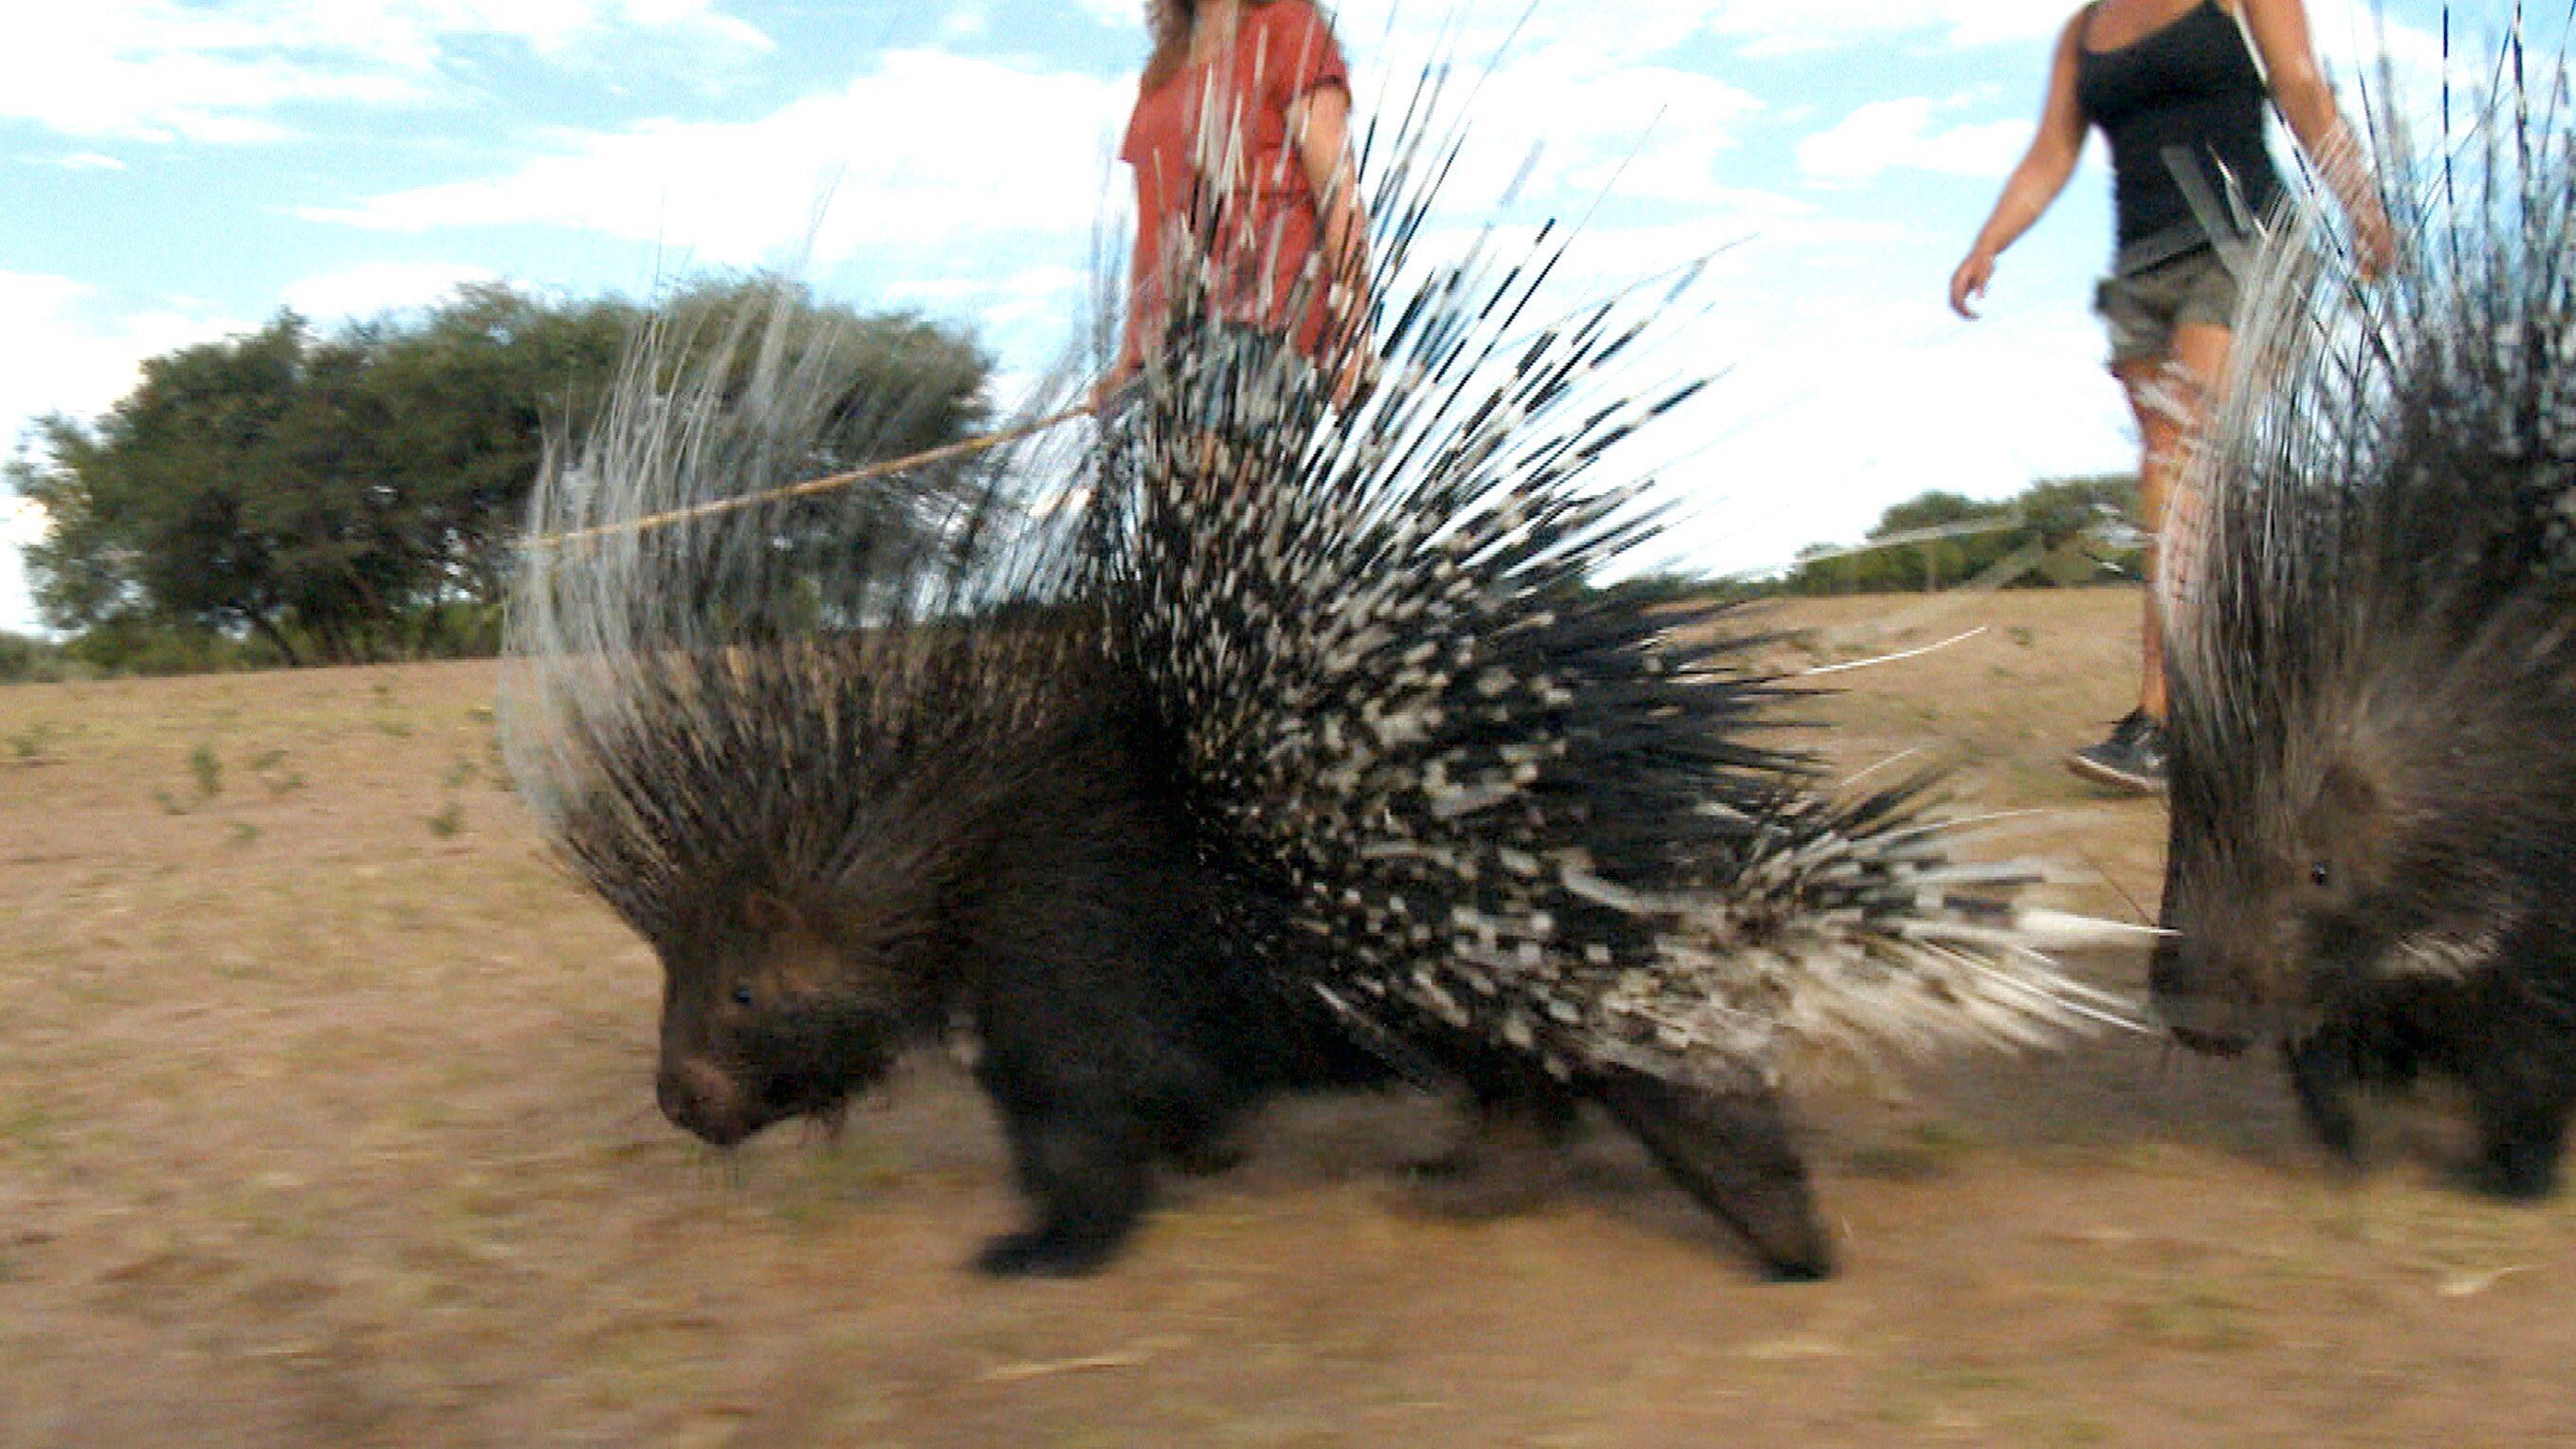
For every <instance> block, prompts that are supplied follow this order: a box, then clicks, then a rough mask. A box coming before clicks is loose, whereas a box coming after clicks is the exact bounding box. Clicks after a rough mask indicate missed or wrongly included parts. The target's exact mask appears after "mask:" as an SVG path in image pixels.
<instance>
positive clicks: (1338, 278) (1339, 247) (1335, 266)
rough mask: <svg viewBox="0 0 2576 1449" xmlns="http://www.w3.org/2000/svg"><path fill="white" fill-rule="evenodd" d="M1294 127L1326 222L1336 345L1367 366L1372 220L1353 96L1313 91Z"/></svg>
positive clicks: (1293, 111)
mask: <svg viewBox="0 0 2576 1449" xmlns="http://www.w3.org/2000/svg"><path fill="white" fill-rule="evenodd" d="M1288 124H1289V128H1290V133H1291V134H1293V135H1294V136H1295V137H1296V138H1297V156H1298V160H1299V161H1300V162H1302V163H1303V164H1304V166H1305V168H1306V184H1307V185H1308V186H1309V187H1311V188H1312V189H1313V191H1314V193H1315V202H1316V209H1317V211H1318V212H1319V213H1320V220H1321V221H1322V223H1323V235H1322V236H1321V237H1320V238H1319V241H1320V243H1321V246H1322V254H1323V261H1324V279H1325V308H1326V315H1327V316H1329V317H1330V318H1331V320H1332V326H1333V332H1334V336H1333V339H1332V343H1333V345H1335V346H1337V347H1338V346H1341V345H1343V344H1345V343H1347V344H1348V347H1347V350H1348V351H1349V352H1350V353H1351V354H1352V361H1353V362H1354V363H1355V364H1364V362H1365V359H1364V357H1362V356H1361V354H1364V353H1365V352H1366V350H1367V339H1366V338H1364V337H1360V336H1358V335H1357V333H1358V331H1359V329H1361V328H1364V327H1366V326H1367V325H1368V307H1369V297H1368V216H1367V213H1366V212H1365V211H1364V210H1363V209H1362V208H1361V206H1360V199H1359V184H1358V183H1359V173H1358V168H1357V167H1356V166H1355V165H1354V164H1353V162H1352V160H1351V143H1350V137H1351V95H1350V92H1349V91H1346V90H1344V89H1342V88H1341V87H1340V86H1337V85H1331V86H1324V87H1321V88H1320V89H1317V90H1313V91H1309V92H1308V93H1307V94H1306V95H1305V96H1304V98H1302V99H1300V100H1299V101H1298V102H1297V103H1296V104H1295V105H1293V106H1291V107H1290V108H1289V111H1288ZM1346 370H1347V369H1346ZM1350 380H1351V381H1354V382H1355V381H1356V377H1355V376H1354V378H1353V379H1350Z"/></svg>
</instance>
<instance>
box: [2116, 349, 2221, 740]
mask: <svg viewBox="0 0 2576 1449" xmlns="http://www.w3.org/2000/svg"><path fill="white" fill-rule="evenodd" d="M2233 340H2234V339H2233V336H2232V335H2231V334H2230V333H2229V332H2228V330H2227V329H2226V328H2224V327H2212V326H2209V325H2207V324H2204V323H2196V322H2194V323H2185V324H2184V325H2182V326H2180V327H2177V328H2175V329H2174V334H2173V350H2172V351H2171V352H2170V353H2167V354H2166V355H2164V356H2161V357H2150V358H2143V359H2140V360H2139V361H2136V362H2130V363H2124V364H2122V365H2120V366H2118V367H2115V368H2113V369H2112V373H2113V374H2114V375H2115V376H2117V377H2118V378H2119V379H2120V385H2121V386H2122V387H2123V388H2124V389H2126V390H2127V392H2128V395H2129V411H2130V412H2131V414H2132V415H2134V416H2135V417H2136V418H2137V420H2138V442H2139V449H2138V452H2139V457H2138V512H2139V514H2140V515H2141V520H2142V522H2144V524H2145V525H2146V528H2147V533H2148V542H2147V550H2146V579H2147V597H2146V605H2145V618H2144V619H2143V620H2142V621H2141V628H2140V631H2139V655H2140V658H2141V661H2142V665H2141V668H2140V669H2139V672H2138V708H2140V709H2142V710H2144V711H2145V712H2146V713H2147V714H2148V715H2149V716H2150V717H2151V718H2154V719H2158V720H2161V719H2163V718H2164V717H2165V639H2164V621H2163V619H2162V617H2161V615H2160V613H2159V611H2158V607H2157V600H2158V597H2159V595H2158V592H2157V585H2158V583H2159V581H2160V580H2161V579H2162V577H2163V549H2162V548H2161V546H2160V545H2161V542H2162V538H2163V535H2164V533H2165V531H2166V524H2167V522H2168V519H2167V514H2168V512H2169V511H2170V510H2171V507H2172V504H2173V495H2174V488H2175V485H2176V484H2177V482H2179V481H2180V476H2181V472H2182V469H2183V466H2184V463H2185V461H2186V458H2187V454H2186V451H2185V449H2186V447H2187V444H2188V442H2189V440H2190V439H2191V438H2192V437H2193V436H2194V435H2195V434H2196V433H2197V432H2198V431H2199V428H2200V425H2201V423H2202V422H2203V421H2204V420H2205V419H2206V416H2207V406H2208V405H2207V399H2208V397H2209V395H2210V393H2211V391H2212V389H2214V388H2215V387H2216V386H2217V384H2218V380H2219V379H2220V378H2221V377H2223V376H2225V375H2226V372H2227V350H2228V347H2229V344H2230V343H2231V342H2232V341H2233Z"/></svg>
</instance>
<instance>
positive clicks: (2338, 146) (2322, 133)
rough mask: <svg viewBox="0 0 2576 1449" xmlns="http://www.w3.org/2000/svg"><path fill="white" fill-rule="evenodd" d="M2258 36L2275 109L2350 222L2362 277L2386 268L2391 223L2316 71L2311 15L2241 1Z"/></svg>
mask: <svg viewBox="0 0 2576 1449" xmlns="http://www.w3.org/2000/svg"><path fill="white" fill-rule="evenodd" d="M2235 3H2236V6H2237V8H2238V9H2239V11H2240V13H2242V14H2243V15H2244V17H2245V28H2246V29H2247V30H2249V31H2251V32H2252V33H2253V36H2254V49H2255V52H2256V53H2257V54H2259V55H2261V56H2262V58H2263V68H2264V69H2265V70H2266V71H2267V72H2269V74H2270V79H2271V85H2272V103H2273V104H2274V105H2276V106H2278V107H2280V110H2281V119H2282V120H2284V121H2286V122H2288V123H2289V127H2290V134H2291V135H2292V136H2295V137H2297V138H2298V142H2299V149H2300V150H2302V151H2304V152H2306V153H2307V156H2308V159H2309V160H2310V161H2312V162H2314V163H2315V164H2316V168H2317V171H2318V174H2320V175H2322V176H2323V177H2324V178H2325V182H2326V186H2327V187H2328V188H2329V189H2330V190H2332V191H2333V192H2334V194H2335V199H2336V200H2337V201H2339V202H2341V203H2342V204H2343V210H2344V215H2345V216H2346V217H2348V218H2350V219H2351V221H2352V232H2353V241H2354V244H2355V245H2356V247H2357V248H2358V249H2359V251H2360V260H2361V270H2362V274H2363V275H2364V276H2376V275H2377V274H2379V273H2380V272H2382V271H2384V270H2386V269H2387V267H2388V264H2389V262H2390V261H2391V260H2392V258H2393V257H2394V256H2395V253H2396V245H2395V243H2394V242H2393V241H2391V240H2390V238H2389V233H2388V216H2387V213H2386V212H2384V211H2382V210H2381V209H2380V205H2379V190H2378V187H2377V185H2376V184H2375V183H2374V182H2373V181H2372V180H2371V176H2370V166H2369V163H2368V162H2367V161H2365V160H2364V159H2363V157H2362V154H2361V147H2360V145H2359V144H2358V143H2357V142H2355V141H2354V140H2353V136H2352V130H2351V128H2350V127H2348V126H2346V125H2345V124H2344V119H2343V114H2342V113H2341V112H2340V111H2337V110H2336V109H2335V101H2334V92H2333V91H2332V90H2331V89H2329V88H2328V87H2327V85H2326V80H2325V76H2324V75H2323V74H2321V73H2320V72H2319V71H2318V69H2317V57H2316V49H2315V46H2314V45H2313V44H2312V43H2311V42H2310V40H2309V36H2308V15H2307V10H2306V8H2305V7H2304V6H2303V5H2302V4H2301V3H2300V0H2235Z"/></svg>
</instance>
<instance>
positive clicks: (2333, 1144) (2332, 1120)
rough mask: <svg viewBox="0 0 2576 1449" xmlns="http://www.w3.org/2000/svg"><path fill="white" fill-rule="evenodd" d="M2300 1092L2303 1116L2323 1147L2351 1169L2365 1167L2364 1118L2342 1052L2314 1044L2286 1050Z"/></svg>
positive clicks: (2328, 1045) (2292, 1079)
mask: <svg viewBox="0 0 2576 1449" xmlns="http://www.w3.org/2000/svg"><path fill="white" fill-rule="evenodd" d="M2282 1059H2283V1061H2284V1062H2285V1063H2286V1064H2287V1065H2288V1067H2289V1069H2290V1085H2291V1086H2292V1087H2293V1088H2295V1089H2296V1090H2297V1093H2298V1098H2299V1116H2300V1118H2301V1120H2303V1121H2305V1122H2306V1123H2307V1124H2308V1131H2309V1133H2310V1134H2311V1135H2312V1136H2314V1137H2315V1138H2316V1140H2317V1142H2318V1144H2319V1145H2321V1146H2323V1147H2324V1148H2325V1149H2326V1151H2327V1152H2328V1153H2330V1154H2332V1155H2333V1157H2334V1159H2335V1161H2336V1162H2337V1163H2339V1164H2341V1165H2342V1166H2344V1167H2345V1168H2347V1169H2353V1170H2358V1169H2359V1168H2360V1166H2361V1114H2360V1112H2359V1111H2358V1110H2356V1109H2355V1107H2354V1104H2353V1098H2352V1075H2351V1072H2350V1071H2349V1070H2348V1068H2347V1066H2346V1063H2345V1060H2344V1058H2343V1056H2342V1054H2341V1052H2340V1051H2339V1049H2338V1048H2337V1047H2336V1046H2335V1045H2333V1044H2331V1043H2328V1042H2324V1041H2319V1040H2310V1041H2306V1042H2301V1043H2299V1044H2298V1045H2295V1046H2289V1047H2285V1048H2283V1050H2282Z"/></svg>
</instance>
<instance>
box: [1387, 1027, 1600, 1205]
mask: <svg viewBox="0 0 2576 1449" xmlns="http://www.w3.org/2000/svg"><path fill="white" fill-rule="evenodd" d="M1466 1075H1467V1080H1468V1092H1469V1108H1468V1110H1469V1113H1470V1116H1469V1121H1468V1124H1467V1132H1466V1135H1465V1137H1464V1138H1463V1140H1461V1141H1459V1142H1457V1143H1455V1144H1453V1145H1452V1146H1451V1147H1450V1148H1449V1150H1448V1151H1446V1152H1444V1153H1442V1154H1441V1155H1440V1156H1438V1157H1435V1158H1433V1159H1431V1160H1430V1161H1428V1162H1423V1163H1418V1164H1416V1165H1414V1166H1413V1167H1412V1168H1411V1169H1410V1170H1409V1172H1408V1181H1407V1184H1406V1186H1407V1189H1408V1193H1407V1196H1408V1197H1409V1199H1410V1201H1411V1203H1412V1205H1413V1206H1414V1207H1415V1208H1416V1209H1418V1210H1420V1211H1422V1212H1425V1213H1429V1214H1432V1215H1434V1216H1437V1217H1444V1218H1453V1219H1456V1220H1459V1221H1462V1222H1478V1221H1483V1220H1487V1219H1491V1218H1499V1217H1507V1216H1509V1215H1511V1214H1513V1213H1518V1212H1526V1211H1528V1210H1529V1209H1530V1208H1532V1207H1535V1206H1537V1205H1538V1204H1540V1203H1541V1202H1544V1201H1545V1200H1546V1199H1548V1198H1549V1197H1552V1196H1554V1195H1555V1193H1556V1192H1557V1191H1558V1189H1560V1188H1561V1187H1562V1186H1563V1185H1564V1183H1565V1179H1566V1168H1567V1162H1566V1152H1567V1149H1568V1148H1570V1147H1571V1146H1572V1145H1573V1141H1574V1136H1575V1129H1576V1127H1577V1125H1578V1121H1577V1116H1576V1109H1577V1106H1578V1102H1577V1100H1576V1098H1575V1097H1574V1096H1573V1095H1572V1094H1571V1093H1570V1092H1568V1091H1567V1090H1566V1089H1565V1088H1564V1087H1562V1086H1560V1085H1558V1084H1557V1083H1556V1082H1555V1081H1553V1080H1551V1079H1550V1078H1548V1077H1546V1076H1544V1075H1541V1074H1539V1073H1535V1072H1530V1071H1527V1070H1521V1069H1515V1068H1512V1067H1508V1066H1498V1067H1492V1068H1490V1069H1486V1068H1479V1069H1476V1070H1471V1071H1469V1072H1468V1073H1467V1074H1466Z"/></svg>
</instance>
